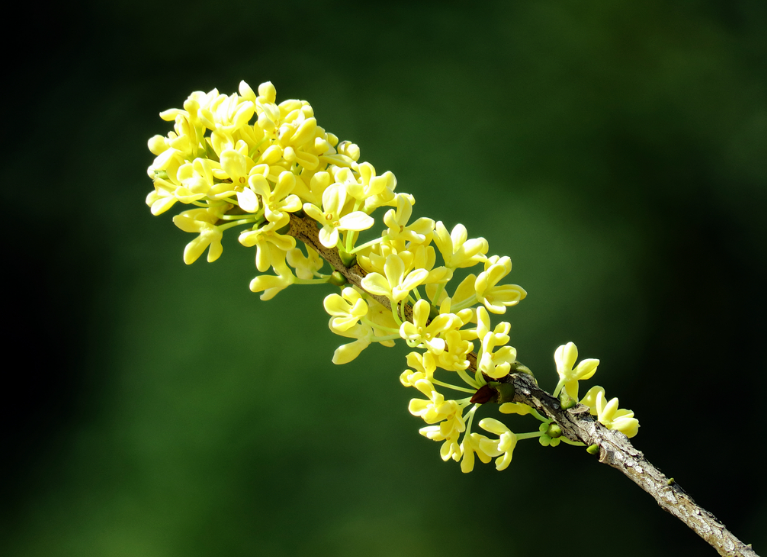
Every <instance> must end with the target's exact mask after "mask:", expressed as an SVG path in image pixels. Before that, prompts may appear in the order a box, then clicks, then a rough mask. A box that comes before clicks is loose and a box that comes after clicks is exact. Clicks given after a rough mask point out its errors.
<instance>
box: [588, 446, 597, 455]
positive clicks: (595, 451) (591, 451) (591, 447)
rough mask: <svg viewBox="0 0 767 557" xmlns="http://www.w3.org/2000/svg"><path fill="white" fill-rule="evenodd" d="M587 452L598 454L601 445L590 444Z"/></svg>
mask: <svg viewBox="0 0 767 557" xmlns="http://www.w3.org/2000/svg"><path fill="white" fill-rule="evenodd" d="M586 452H587V453H589V454H597V453H598V452H599V445H589V446H588V447H586Z"/></svg>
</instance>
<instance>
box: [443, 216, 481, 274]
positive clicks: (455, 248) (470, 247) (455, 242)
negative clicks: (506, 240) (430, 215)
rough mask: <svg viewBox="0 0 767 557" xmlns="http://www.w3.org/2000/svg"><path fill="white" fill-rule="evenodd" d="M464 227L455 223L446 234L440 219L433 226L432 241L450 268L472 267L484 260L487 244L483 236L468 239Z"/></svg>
mask: <svg viewBox="0 0 767 557" xmlns="http://www.w3.org/2000/svg"><path fill="white" fill-rule="evenodd" d="M468 238H469V235H468V232H467V231H466V227H465V226H464V225H462V224H457V225H455V227H454V228H453V230H452V232H450V233H449V234H448V232H447V229H446V228H445V225H444V224H442V221H437V224H436V226H435V234H434V243H435V244H436V245H437V249H439V251H440V253H441V254H442V257H443V258H444V260H445V266H446V267H448V268H451V269H458V268H463V267H473V266H474V265H476V264H477V263H480V262H481V261H484V259H485V254H486V253H487V250H488V249H489V248H488V244H487V240H485V239H484V238H473V239H471V240H469V239H468Z"/></svg>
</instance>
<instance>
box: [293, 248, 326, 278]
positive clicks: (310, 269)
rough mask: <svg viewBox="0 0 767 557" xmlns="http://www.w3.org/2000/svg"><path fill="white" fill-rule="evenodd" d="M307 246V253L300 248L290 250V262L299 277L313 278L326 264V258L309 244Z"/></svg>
mask: <svg viewBox="0 0 767 557" xmlns="http://www.w3.org/2000/svg"><path fill="white" fill-rule="evenodd" d="M305 247H306V255H304V254H303V252H302V251H301V250H300V249H299V248H293V249H290V250H288V263H289V264H290V266H291V267H293V268H294V269H295V270H296V276H297V277H298V278H301V279H311V278H313V277H314V273H316V272H317V271H319V270H320V269H322V267H323V265H325V260H324V259H322V258H321V257H320V254H319V253H317V252H316V251H314V250H313V249H312V248H310V247H309V246H308V245H307V246H305Z"/></svg>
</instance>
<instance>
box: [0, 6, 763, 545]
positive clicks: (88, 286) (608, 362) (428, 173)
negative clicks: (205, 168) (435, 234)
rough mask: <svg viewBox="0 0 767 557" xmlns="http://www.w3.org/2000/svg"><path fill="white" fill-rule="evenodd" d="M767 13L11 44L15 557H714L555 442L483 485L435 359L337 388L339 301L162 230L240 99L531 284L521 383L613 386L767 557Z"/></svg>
mask: <svg viewBox="0 0 767 557" xmlns="http://www.w3.org/2000/svg"><path fill="white" fill-rule="evenodd" d="M765 6H766V5H765V3H764V2H762V1H759V0H753V1H745V0H743V1H740V0H720V1H713V0H710V1H702V0H701V1H680V2H663V1H660V0H642V1H638V0H635V1H631V2H617V1H613V2H610V1H607V0H591V1H589V2H585V1H574V0H572V1H566V0H562V1H539V2H498V3H481V2H474V3H466V4H459V3H444V2H434V3H419V4H412V3H397V2H389V3H386V4H385V5H381V6H378V7H369V6H368V7H363V6H361V5H355V4H354V3H350V2H346V3H342V2H336V3H329V2H311V3H310V2H306V3H297V2H270V3H265V2H264V3H260V2H254V1H248V2H244V1H243V2H234V3H223V2H222V3H208V2H186V3H178V4H175V5H171V4H164V3H161V2H149V1H143V2H142V1H138V2H110V3H109V5H108V6H104V5H100V6H95V5H93V6H90V7H86V8H74V7H72V6H71V5H61V6H60V7H58V8H51V9H50V10H46V11H43V10H42V8H41V7H32V8H30V9H29V12H28V14H27V15H26V17H25V18H24V19H20V20H19V21H17V22H13V23H12V24H11V22H10V21H9V22H8V26H10V27H12V28H13V29H14V30H15V33H17V34H18V37H16V38H14V39H13V41H12V43H13V44H9V49H10V50H9V49H6V52H9V53H12V55H10V59H9V60H7V61H6V64H7V66H8V70H7V72H6V79H5V85H4V88H5V90H6V94H7V95H8V98H7V100H6V102H5V103H4V106H5V109H4V124H5V137H6V140H7V142H8V145H7V147H6V148H5V149H4V151H5V153H6V156H7V160H6V163H5V164H4V165H3V170H2V172H3V175H2V180H3V184H4V186H5V187H4V188H3V191H4V198H3V200H4V202H5V205H4V206H5V209H6V211H5V214H6V218H8V219H9V220H10V224H11V226H10V228H9V231H8V232H7V233H6V236H5V246H6V249H8V250H9V253H7V257H6V261H7V265H9V266H10V267H9V268H10V270H6V275H8V274H10V275H11V276H12V279H13V280H14V285H13V286H12V288H11V289H9V290H8V291H7V292H6V306H7V307H11V308H12V309H11V310H10V312H9V313H7V315H8V319H9V320H10V321H11V322H12V325H13V331H14V332H13V333H10V334H8V333H6V341H7V342H9V343H10V345H11V346H10V348H9V349H7V351H6V353H7V358H8V359H9V360H8V362H9V363H8V366H7V367H8V369H9V371H10V372H11V373H9V376H11V377H12V378H15V379H16V380H20V383H21V384H18V383H17V384H15V385H13V384H12V383H10V382H7V383H6V386H5V388H4V393H5V397H4V399H5V402H4V403H3V405H2V406H3V410H2V411H3V422H2V423H3V428H4V431H5V435H4V440H5V442H4V451H3V453H4V454H3V458H2V470H1V471H2V475H1V476H0V477H1V478H2V492H0V501H2V513H1V514H0V517H1V518H2V523H1V526H0V554H2V555H9V556H25V557H26V556H28V557H33V556H39V557H58V556H85V555H87V556H126V557H127V556H142V557H154V556H158V557H159V556H163V557H164V556H183V557H194V556H208V555H227V556H232V557H234V556H251V555H258V556H261V555H264V556H272V555H274V556H282V555H286V556H292V555H312V556H314V555H318V556H319V555H333V556H345V555H355V556H357V555H364V556H368V555H370V556H389V555H395V556H409V555H417V556H419V557H427V556H437V555H439V556H453V555H456V556H457V555H466V554H473V555H484V554H488V555H490V554H492V555H530V554H536V555H544V556H548V555H562V554H565V553H567V554H573V555H581V554H590V555H601V554H614V555H622V556H633V555H653V556H656V555H682V554H684V555H713V550H711V549H710V548H709V547H708V546H707V545H706V544H705V543H704V542H703V541H701V540H700V539H699V538H698V537H697V536H696V535H695V534H693V533H692V532H691V531H689V530H688V529H687V528H686V527H685V526H684V525H683V524H681V523H680V522H678V521H677V520H676V519H674V518H673V517H671V516H670V515H668V514H666V513H664V512H663V511H661V510H660V509H659V508H658V507H657V505H656V503H655V502H654V501H653V500H652V499H651V498H650V497H649V496H648V495H647V494H645V493H644V492H642V491H641V490H640V489H639V488H637V487H636V486H635V485H633V484H632V483H631V482H629V481H628V480H627V479H625V478H624V477H623V476H622V475H620V474H619V473H618V472H616V471H614V470H612V469H610V468H608V467H606V466H602V465H599V464H598V463H597V462H596V459H594V458H593V457H590V456H589V455H587V454H586V452H585V451H584V450H582V449H577V448H573V447H565V446H560V447H558V448H556V449H549V448H542V447H540V446H538V445H537V444H536V443H535V442H534V441H526V442H522V443H520V445H519V446H518V448H517V451H516V452H515V456H514V461H513V463H512V465H511V467H510V468H509V469H508V470H507V471H505V472H504V473H497V472H496V471H495V470H494V468H493V467H492V466H484V467H480V468H479V469H478V470H476V471H475V472H474V473H472V474H470V475H463V474H461V473H460V470H459V467H458V466H457V465H456V464H455V463H452V462H451V463H448V464H445V463H442V462H441V460H440V459H439V455H438V448H439V445H438V444H436V443H432V442H430V441H428V440H426V439H424V438H423V437H421V436H419V435H418V433H417V428H419V427H421V425H422V424H421V422H420V421H419V420H418V419H416V418H414V417H412V416H410V415H409V414H408V413H407V401H408V399H409V398H410V397H411V396H413V391H412V390H407V389H404V388H402V387H401V385H400V384H399V381H398V379H397V377H398V375H399V373H400V372H401V371H402V369H403V368H404V359H403V354H404V353H405V350H403V349H402V348H396V349H391V350H387V349H385V348H382V347H372V348H370V349H369V350H368V351H366V352H365V353H364V354H363V356H361V357H360V358H359V359H358V360H356V361H355V362H353V363H351V364H349V365H346V366H341V367H336V366H333V365H332V364H331V362H330V358H331V356H332V353H333V349H334V348H335V346H337V345H338V343H339V341H338V339H337V338H336V337H334V336H333V335H332V334H331V333H330V332H329V331H328V329H327V326H326V320H327V316H326V315H325V314H324V312H323V310H322V306H321V301H322V298H323V296H324V295H326V294H327V293H328V292H329V291H330V290H329V289H328V288H323V287H294V288H292V289H290V290H289V291H286V292H283V293H281V294H280V295H279V296H278V297H277V298H276V299H274V300H273V301H271V302H261V301H260V300H259V299H258V296H256V295H254V294H252V293H251V292H250V291H249V290H248V281H249V280H250V278H252V277H253V276H254V274H255V269H254V265H253V261H252V258H253V252H252V250H246V249H244V248H242V247H241V246H239V245H238V244H237V243H236V242H235V241H234V240H233V238H229V240H228V241H227V243H226V244H225V251H224V255H223V257H222V258H221V260H219V262H217V263H215V264H214V265H209V264H207V263H205V262H204V261H202V260H201V261H199V262H197V263H195V264H194V265H193V266H191V267H186V266H185V265H184V264H183V262H182V260H181V254H182V250H183V247H184V245H185V243H186V242H187V241H189V240H190V239H191V236H190V235H187V234H185V233H183V232H181V231H179V230H177V229H176V228H175V227H174V226H173V225H172V223H171V222H170V216H169V215H164V216H162V217H159V218H156V217H152V216H151V215H150V213H149V211H148V208H147V207H146V206H145V205H144V197H145V195H146V194H147V192H148V191H149V190H150V188H151V182H150V181H149V179H148V178H147V176H146V174H145V168H146V167H147V166H148V165H149V164H150V162H151V160H152V156H151V154H150V153H149V152H148V151H147V149H146V140H147V139H148V138H149V137H150V136H151V135H154V134H156V133H163V134H164V133H166V132H167V131H168V130H169V129H170V127H169V124H167V123H165V122H162V121H161V120H160V119H159V118H158V116H157V113H158V112H160V111H161V110H163V109H166V108H171V107H180V105H181V104H182V102H183V100H184V99H185V98H186V96H187V95H188V94H189V92H190V91H192V90H197V89H202V90H209V89H211V88H213V87H218V88H219V89H220V90H221V91H222V92H226V93H231V92H233V91H235V90H236V88H237V84H238V83H239V81H240V80H241V79H245V80H246V81H248V82H249V83H250V84H251V85H252V86H254V87H255V86H257V85H258V84H259V83H260V82H262V81H266V80H271V81H273V82H274V84H275V85H276V87H277V92H278V97H279V99H285V98H301V99H307V100H309V101H310V102H311V103H312V104H313V106H314V107H315V110H316V114H317V116H318V118H319V122H320V124H321V125H322V126H324V127H325V128H326V129H328V130H329V131H332V132H334V133H335V134H337V135H338V136H339V137H341V138H342V139H351V140H353V141H355V142H356V143H358V144H359V145H360V146H361V148H362V156H363V159H364V160H368V161H370V162H371V163H373V164H374V165H375V167H376V169H377V170H379V172H381V171H383V170H387V169H389V170H392V171H393V172H394V173H395V175H396V176H397V178H398V182H399V190H401V191H406V192H410V193H412V194H414V195H415V196H416V198H417V200H418V204H417V205H416V207H415V212H416V215H418V216H422V215H428V216H430V217H433V218H435V219H440V220H443V221H444V222H445V223H446V224H448V225H449V226H451V227H452V225H453V224H455V223H456V222H462V223H464V224H465V225H466V226H467V227H468V229H469V231H470V233H471V234H472V235H475V236H479V235H481V236H484V237H486V238H487V239H488V240H489V242H490V245H491V251H492V253H498V254H508V255H510V256H511V257H512V260H513V262H514V270H513V272H512V278H513V280H514V281H515V282H517V283H519V284H521V285H523V286H524V287H525V288H526V289H527V290H528V292H529V296H528V298H527V299H526V300H525V301H524V302H523V303H522V304H520V306H518V307H517V308H513V309H512V310H510V311H509V312H508V313H507V316H508V317H509V318H510V320H511V321H512V323H513V330H512V335H513V336H512V344H513V345H514V346H516V347H517V349H518V353H519V358H520V359H521V360H522V361H523V362H525V363H526V364H528V365H529V366H530V367H531V368H532V369H533V370H535V371H536V372H537V374H538V375H539V377H540V381H541V383H542V384H543V385H544V386H547V387H548V388H552V387H553V386H554V384H555V383H556V376H555V372H554V363H553V359H552V355H553V352H554V350H555V348H556V347H557V346H558V345H559V344H563V343H565V342H567V341H570V340H572V341H574V342H576V344H577V345H578V347H579V349H580V352H581V355H582V357H598V358H600V359H601V361H602V364H601V366H600V369H599V372H598V374H597V376H596V383H598V384H601V385H603V386H604V387H605V388H606V389H607V393H608V395H610V396H619V397H620V399H621V403H622V406H626V407H629V408H632V409H634V410H635V411H636V413H637V416H638V417H639V418H640V421H641V424H642V427H641V430H640V435H639V436H638V437H637V438H636V445H637V447H638V448H640V449H641V450H643V451H645V452H646V454H647V456H648V457H649V458H650V460H651V461H652V462H654V463H655V464H657V465H658V466H659V467H660V468H661V469H662V470H664V471H665V472H666V473H668V474H669V475H671V476H674V477H675V478H676V479H677V480H678V482H679V483H680V484H681V485H682V486H683V487H684V488H686V489H687V490H688V491H689V492H691V493H692V495H693V496H694V497H695V498H696V500H697V501H698V502H699V503H701V504H702V505H703V506H704V507H706V508H708V509H710V510H711V511H712V512H714V513H715V514H716V515H717V516H719V517H720V518H721V519H722V520H724V522H725V523H726V524H727V525H728V526H729V527H730V528H731V529H732V530H733V532H734V533H735V534H736V535H738V536H739V537H741V539H743V540H744V541H745V542H752V543H754V544H755V548H756V550H757V551H758V552H761V553H763V554H764V553H765V552H767V531H766V530H765V524H767V496H766V495H767V494H765V487H766V482H765V478H764V469H763V467H764V459H763V456H764V442H765V441H764V439H765V434H764V417H763V407H764V402H763V401H764V400H765V388H766V387H767V381H765V373H766V370H765V358H764V338H765V333H767V328H766V327H765V310H766V309H767V307H766V305H767V304H765V296H764V287H765V284H766V281H765V278H767V276H766V275H767V273H766V272H765V269H766V268H767V247H765V242H764V240H765V238H767V230H766V229H767V225H766V224H765V221H766V220H767V219H766V218H765V210H766V209H767V191H766V189H765V186H766V185H767V157H766V156H765V155H766V153H767V140H766V139H765V138H766V137H767V79H766V77H767V72H766V71H765V68H766V66H765V64H766V62H767V56H766V55H767V41H765V40H764V37H765V32H766V31H767V25H766V23H767V10H766V9H765ZM14 37H15V36H14ZM6 38H7V37H6ZM38 50H39V51H40V52H42V53H44V54H41V55H37V54H34V53H35V52H37V51H38ZM12 357H15V358H20V359H21V362H22V363H21V364H13V365H10V362H11V361H12V359H13V358H12ZM525 423H527V424H528V426H527V427H529V428H530V429H532V428H534V427H535V426H534V424H532V423H531V422H525ZM516 425H519V424H516ZM521 430H522V431H524V430H525V429H524V428H521Z"/></svg>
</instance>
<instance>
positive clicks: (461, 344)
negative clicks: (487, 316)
mask: <svg viewBox="0 0 767 557" xmlns="http://www.w3.org/2000/svg"><path fill="white" fill-rule="evenodd" d="M444 337H445V344H446V346H445V350H444V351H443V352H442V353H441V354H440V355H439V357H438V358H437V365H438V366H439V367H441V368H442V369H445V370H448V371H462V370H464V369H466V368H467V367H469V363H470V362H469V360H467V359H466V355H467V354H468V353H469V352H471V351H472V350H474V345H473V344H472V343H471V342H470V341H468V340H464V339H463V337H462V336H461V332H460V331H448V332H447V333H445V335H444Z"/></svg>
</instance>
